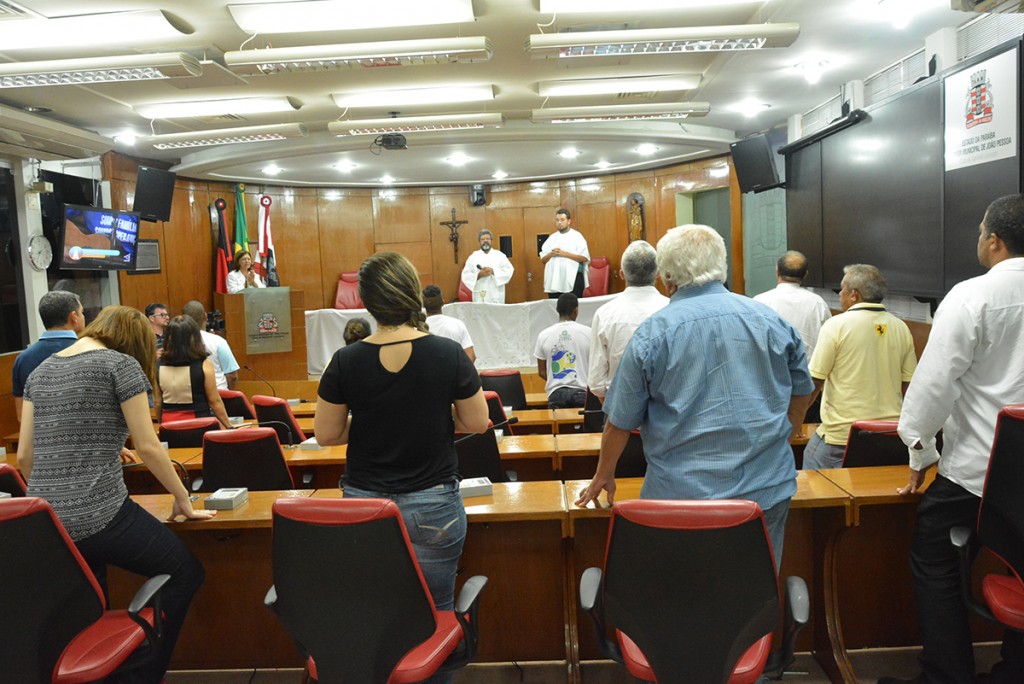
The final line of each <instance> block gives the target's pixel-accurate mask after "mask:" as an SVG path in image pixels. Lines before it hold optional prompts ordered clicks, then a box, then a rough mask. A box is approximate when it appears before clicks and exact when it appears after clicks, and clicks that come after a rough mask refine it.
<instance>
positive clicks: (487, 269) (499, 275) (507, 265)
mask: <svg viewBox="0 0 1024 684" xmlns="http://www.w3.org/2000/svg"><path fill="white" fill-rule="evenodd" d="M477 240H478V241H479V242H480V249H478V250H476V251H475V252H473V253H472V254H470V255H469V258H468V259H466V267H465V268H464V269H462V282H463V283H464V284H465V285H466V287H467V288H469V289H470V290H471V291H472V292H473V301H474V302H486V303H488V304H504V303H505V285H507V284H508V281H510V280H512V273H513V272H514V271H515V268H513V266H512V262H510V261H509V260H508V257H507V256H505V254H504V253H502V251H501V250H498V249H493V246H492V244H491V243H492V242H493V241H494V236H493V235H491V231H489V230H487V229H486V228H484V229H483V230H481V231H480V234H479V235H478V236H477Z"/></svg>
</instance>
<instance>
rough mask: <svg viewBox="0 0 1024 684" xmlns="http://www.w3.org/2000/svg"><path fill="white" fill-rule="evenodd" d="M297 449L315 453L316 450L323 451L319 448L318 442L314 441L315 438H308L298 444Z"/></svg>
mask: <svg viewBox="0 0 1024 684" xmlns="http://www.w3.org/2000/svg"><path fill="white" fill-rule="evenodd" d="M299 448H300V449H307V450H310V451H315V450H317V449H323V447H322V446H320V442H318V441H316V437H310V438H309V439H307V440H305V441H304V442H300V443H299Z"/></svg>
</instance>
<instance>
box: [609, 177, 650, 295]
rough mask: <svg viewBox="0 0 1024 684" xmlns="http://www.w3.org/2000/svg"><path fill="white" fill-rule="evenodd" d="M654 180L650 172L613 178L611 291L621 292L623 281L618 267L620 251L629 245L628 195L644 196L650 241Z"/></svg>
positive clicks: (647, 234) (619, 265)
mask: <svg viewBox="0 0 1024 684" xmlns="http://www.w3.org/2000/svg"><path fill="white" fill-rule="evenodd" d="M656 187H657V186H656V180H655V177H654V174H653V173H651V172H649V171H648V172H644V173H635V174H628V177H627V178H625V179H622V178H620V177H619V176H616V178H615V195H616V202H615V250H616V252H615V256H614V258H613V259H612V288H611V291H612V292H621V291H622V290H623V289H624V288H625V287H626V284H625V282H624V281H623V280H622V279H621V278H620V277H619V268H620V267H621V265H622V253H623V252H624V251H626V247H628V246H629V196H630V195H631V194H633V193H634V192H638V193H640V194H641V195H642V196H643V198H644V218H645V225H646V227H647V232H646V238H645V239H646V240H647V242H650V243H651V244H652V245H654V244H657V243H656V242H651V239H652V237H653V235H654V226H655V224H656V222H657V217H658V211H657V207H658V202H657V190H656Z"/></svg>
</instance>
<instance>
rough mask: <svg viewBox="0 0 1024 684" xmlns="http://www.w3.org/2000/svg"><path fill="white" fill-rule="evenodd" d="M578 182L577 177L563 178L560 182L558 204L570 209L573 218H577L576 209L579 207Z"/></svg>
mask: <svg viewBox="0 0 1024 684" xmlns="http://www.w3.org/2000/svg"><path fill="white" fill-rule="evenodd" d="M577 183H578V181H577V180H576V179H575V178H563V179H562V180H560V181H559V182H558V206H559V207H561V208H563V209H568V210H569V212H570V213H571V214H572V217H573V218H576V209H577V208H578V207H579V204H578V201H579V198H578V197H577V195H576V188H577ZM573 225H576V224H575V223H574V224H573Z"/></svg>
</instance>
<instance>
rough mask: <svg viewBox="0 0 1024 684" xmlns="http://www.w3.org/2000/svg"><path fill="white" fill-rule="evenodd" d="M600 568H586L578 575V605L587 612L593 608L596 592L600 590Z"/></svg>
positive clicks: (595, 601)
mask: <svg viewBox="0 0 1024 684" xmlns="http://www.w3.org/2000/svg"><path fill="white" fill-rule="evenodd" d="M601 577H602V573H601V568H587V569H586V570H584V571H583V576H582V577H580V607H582V608H583V610H585V611H587V612H588V613H589V612H590V611H592V610H594V605H595V604H596V603H597V593H598V592H599V591H600V590H601Z"/></svg>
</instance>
